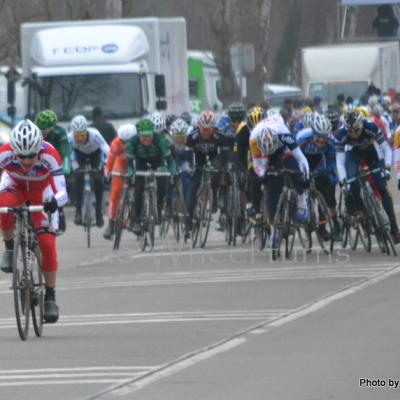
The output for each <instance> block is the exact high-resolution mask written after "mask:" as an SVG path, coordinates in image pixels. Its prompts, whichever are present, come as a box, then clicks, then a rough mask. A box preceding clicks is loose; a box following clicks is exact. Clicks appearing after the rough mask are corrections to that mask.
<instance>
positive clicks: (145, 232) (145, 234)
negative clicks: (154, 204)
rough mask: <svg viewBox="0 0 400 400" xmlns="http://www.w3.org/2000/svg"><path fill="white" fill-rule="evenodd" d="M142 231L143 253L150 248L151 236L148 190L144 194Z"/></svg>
mask: <svg viewBox="0 0 400 400" xmlns="http://www.w3.org/2000/svg"><path fill="white" fill-rule="evenodd" d="M142 204H143V205H142V218H141V220H142V222H141V223H142V231H141V233H140V235H139V242H140V248H141V250H142V251H145V250H146V247H147V246H150V235H149V224H150V223H151V221H150V220H151V216H150V199H149V193H148V191H147V190H145V191H144V193H143V203H142Z"/></svg>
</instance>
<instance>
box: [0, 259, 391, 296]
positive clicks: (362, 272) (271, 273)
mask: <svg viewBox="0 0 400 400" xmlns="http://www.w3.org/2000/svg"><path fill="white" fill-rule="evenodd" d="M396 265H398V263H388V262H386V263H380V264H369V265H357V264H345V265H340V264H339V265H338V264H320V265H311V266H310V265H306V266H304V265H295V266H282V267H266V268H247V269H219V270H218V269H215V270H203V271H184V272H167V273H153V274H136V275H109V276H102V277H96V278H93V277H86V278H73V279H71V278H67V279H60V283H59V286H58V290H79V289H85V290H86V289H102V288H113V287H114V288H120V287H138V286H162V285H191V284H208V283H227V282H246V281H247V282H249V281H265V280H288V279H329V278H338V279H339V278H343V279H351V278H365V277H370V276H373V275H376V274H379V273H381V272H383V271H387V270H389V269H390V268H393V267H394V266H396ZM0 294H10V282H9V281H0Z"/></svg>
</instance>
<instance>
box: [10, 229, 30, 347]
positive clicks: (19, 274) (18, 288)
mask: <svg viewBox="0 0 400 400" xmlns="http://www.w3.org/2000/svg"><path fill="white" fill-rule="evenodd" d="M26 261H27V260H26V244H25V243H23V242H22V241H21V237H20V236H19V235H17V237H16V238H15V241H14V255H13V280H12V288H13V292H14V309H15V318H16V321H17V328H18V333H19V337H20V338H21V340H26V339H27V337H28V331H29V317H30V308H31V307H30V302H31V287H30V286H31V282H30V276H29V274H28V272H27V266H26Z"/></svg>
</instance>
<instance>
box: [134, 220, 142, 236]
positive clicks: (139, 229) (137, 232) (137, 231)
mask: <svg viewBox="0 0 400 400" xmlns="http://www.w3.org/2000/svg"><path fill="white" fill-rule="evenodd" d="M132 232H133V233H134V234H135V235H140V233H141V232H142V226H141V225H140V222H139V221H135V222H134V223H133V224H132Z"/></svg>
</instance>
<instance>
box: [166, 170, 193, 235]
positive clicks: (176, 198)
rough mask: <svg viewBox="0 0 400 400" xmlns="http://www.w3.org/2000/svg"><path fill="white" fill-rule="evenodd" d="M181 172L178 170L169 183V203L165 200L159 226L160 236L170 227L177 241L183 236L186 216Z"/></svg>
mask: <svg viewBox="0 0 400 400" xmlns="http://www.w3.org/2000/svg"><path fill="white" fill-rule="evenodd" d="M181 174H182V172H178V173H177V174H176V175H175V176H174V179H173V183H172V185H171V194H170V202H169V204H168V203H167V202H165V204H164V208H163V213H162V221H161V226H160V236H161V237H166V236H167V235H168V231H169V228H170V227H172V231H173V233H174V237H175V239H176V241H177V242H179V241H180V238H181V237H182V236H184V233H185V221H186V216H187V210H186V204H185V199H184V195H183V185H182V179H181Z"/></svg>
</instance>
